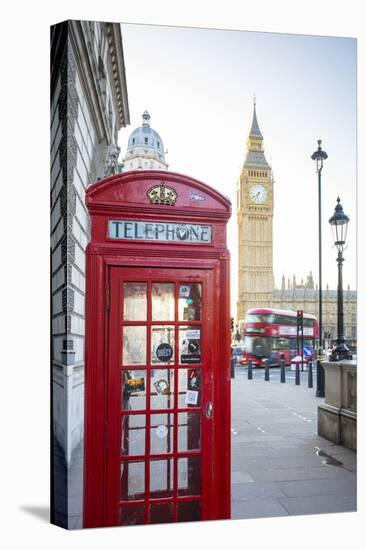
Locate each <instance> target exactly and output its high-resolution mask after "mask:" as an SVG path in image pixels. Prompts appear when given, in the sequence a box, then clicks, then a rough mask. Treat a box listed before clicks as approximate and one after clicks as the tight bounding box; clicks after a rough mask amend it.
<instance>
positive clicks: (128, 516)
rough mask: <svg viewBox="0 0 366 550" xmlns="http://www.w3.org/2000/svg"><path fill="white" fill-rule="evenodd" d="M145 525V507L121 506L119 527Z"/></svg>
mask: <svg viewBox="0 0 366 550" xmlns="http://www.w3.org/2000/svg"><path fill="white" fill-rule="evenodd" d="M143 523H145V506H144V505H143V504H136V506H121V508H120V525H142V524H143Z"/></svg>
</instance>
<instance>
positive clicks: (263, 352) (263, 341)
mask: <svg viewBox="0 0 366 550" xmlns="http://www.w3.org/2000/svg"><path fill="white" fill-rule="evenodd" d="M244 347H245V351H246V352H247V353H250V354H251V355H255V356H256V357H266V356H268V355H269V352H270V343H269V341H268V338H262V337H259V338H258V337H253V336H246V337H245V339H244Z"/></svg>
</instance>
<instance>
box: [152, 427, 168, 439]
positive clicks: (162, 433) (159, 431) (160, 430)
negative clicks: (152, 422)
mask: <svg viewBox="0 0 366 550" xmlns="http://www.w3.org/2000/svg"><path fill="white" fill-rule="evenodd" d="M155 433H156V435H157V436H158V437H160V439H164V437H166V436H167V435H168V428H167V427H166V426H164V424H160V426H158V427H157V428H156V430H155Z"/></svg>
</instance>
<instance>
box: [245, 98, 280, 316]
mask: <svg viewBox="0 0 366 550" xmlns="http://www.w3.org/2000/svg"><path fill="white" fill-rule="evenodd" d="M273 185H274V181H273V175H272V170H271V167H270V166H269V164H268V162H267V160H266V157H265V155H264V150H263V136H262V133H261V131H260V129H259V125H258V120H257V113H256V105H255V103H254V111H253V120H252V126H251V129H250V133H249V137H248V141H247V151H246V156H245V160H244V164H243V168H242V171H241V174H240V178H239V181H238V186H237V224H238V268H239V273H238V302H237V318H238V319H243V318H244V317H245V313H246V312H247V311H248V309H251V308H254V307H268V304H270V303H271V301H272V293H273V287H274V279H273Z"/></svg>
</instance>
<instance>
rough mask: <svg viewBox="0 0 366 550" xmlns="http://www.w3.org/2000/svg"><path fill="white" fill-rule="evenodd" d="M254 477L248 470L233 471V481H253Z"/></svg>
mask: <svg viewBox="0 0 366 550" xmlns="http://www.w3.org/2000/svg"><path fill="white" fill-rule="evenodd" d="M253 481H254V479H253V478H252V476H251V475H250V474H249V473H248V472H239V471H233V472H231V483H232V484H233V483H252V482H253Z"/></svg>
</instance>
